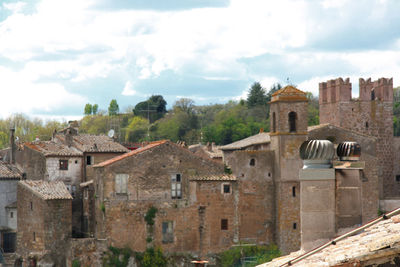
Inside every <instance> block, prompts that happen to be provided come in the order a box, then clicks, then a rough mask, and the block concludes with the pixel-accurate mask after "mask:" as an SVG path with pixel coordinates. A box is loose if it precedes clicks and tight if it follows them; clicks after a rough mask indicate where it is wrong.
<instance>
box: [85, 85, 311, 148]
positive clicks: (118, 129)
mask: <svg viewBox="0 0 400 267" xmlns="http://www.w3.org/2000/svg"><path fill="white" fill-rule="evenodd" d="M280 88H281V85H280V84H275V85H273V86H272V87H271V88H270V89H269V90H268V91H267V90H265V88H263V87H262V86H261V85H260V83H258V82H256V83H254V84H253V85H252V86H251V88H250V89H249V93H248V96H247V99H246V100H240V101H229V102H228V103H226V104H210V105H204V106H197V105H195V103H194V101H193V100H191V99H188V98H181V99H179V100H177V101H176V102H175V103H174V104H173V106H172V108H171V109H170V110H167V109H166V106H167V102H166V101H165V100H164V98H163V97H162V96H161V95H153V96H151V97H150V98H149V99H148V100H146V101H143V102H140V103H138V104H137V105H136V106H135V107H134V108H133V109H132V111H131V112H128V113H124V114H116V113H113V114H111V113H110V112H109V114H108V115H106V114H105V113H101V114H96V115H87V116H85V117H84V118H83V119H82V121H81V127H80V131H81V132H85V133H90V134H106V133H107V132H108V131H109V130H110V129H113V130H114V131H115V133H116V134H117V136H118V138H119V141H120V142H127V143H128V142H142V141H153V140H159V139H169V140H172V141H174V142H176V141H185V142H186V144H195V143H199V142H202V143H206V142H215V143H216V144H219V145H224V144H229V143H231V142H234V141H237V140H240V139H243V138H246V137H248V136H251V135H254V134H256V133H258V132H259V131H260V129H263V130H264V131H269V101H270V100H271V97H272V94H273V93H274V92H276V91H277V90H279V89H280ZM307 96H308V98H309V100H310V105H309V117H308V122H309V124H310V125H315V124H318V123H319V117H318V116H319V113H318V100H317V98H316V97H314V96H313V95H312V94H311V93H307ZM111 106H118V104H117V103H116V101H115V100H112V101H111V103H110V107H111ZM110 107H109V110H110ZM85 111H86V108H85Z"/></svg>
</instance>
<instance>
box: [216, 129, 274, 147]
mask: <svg viewBox="0 0 400 267" xmlns="http://www.w3.org/2000/svg"><path fill="white" fill-rule="evenodd" d="M269 142H271V138H270V136H269V133H265V132H262V133H258V134H256V135H253V136H250V137H247V138H245V139H242V140H239V141H236V142H234V143H232V144H228V145H225V146H222V147H220V149H221V150H234V149H243V148H246V147H248V146H251V145H258V144H266V143H269Z"/></svg>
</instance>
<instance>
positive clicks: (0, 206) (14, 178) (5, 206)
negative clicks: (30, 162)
mask: <svg viewBox="0 0 400 267" xmlns="http://www.w3.org/2000/svg"><path fill="white" fill-rule="evenodd" d="M21 179H22V174H21V172H20V171H19V170H18V169H17V168H16V167H15V166H13V165H11V164H9V163H5V162H3V161H0V233H1V236H0V238H1V239H0V246H1V248H2V250H3V251H4V252H6V253H7V252H14V251H15V242H16V230H17V223H16V222H17V209H16V201H17V184H18V181H19V180H21Z"/></svg>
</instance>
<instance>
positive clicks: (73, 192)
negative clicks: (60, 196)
mask: <svg viewBox="0 0 400 267" xmlns="http://www.w3.org/2000/svg"><path fill="white" fill-rule="evenodd" d="M75 195H76V185H73V186H72V187H71V196H72V197H73V198H75Z"/></svg>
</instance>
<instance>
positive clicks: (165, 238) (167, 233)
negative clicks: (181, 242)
mask: <svg viewBox="0 0 400 267" xmlns="http://www.w3.org/2000/svg"><path fill="white" fill-rule="evenodd" d="M162 242H163V243H173V242H174V224H173V222H172V221H168V222H163V223H162Z"/></svg>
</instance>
